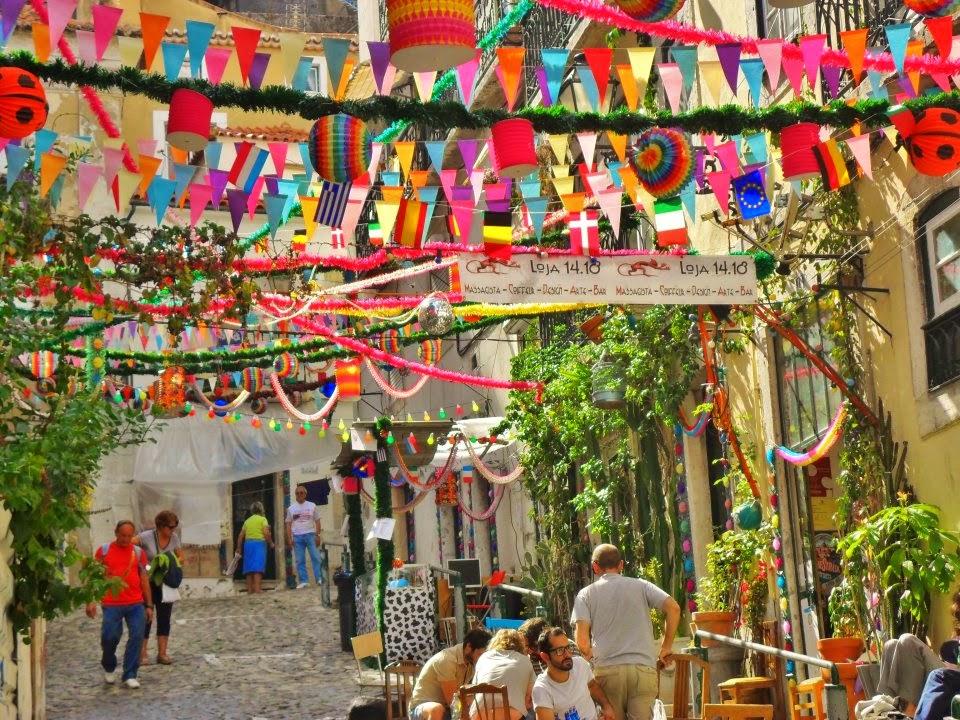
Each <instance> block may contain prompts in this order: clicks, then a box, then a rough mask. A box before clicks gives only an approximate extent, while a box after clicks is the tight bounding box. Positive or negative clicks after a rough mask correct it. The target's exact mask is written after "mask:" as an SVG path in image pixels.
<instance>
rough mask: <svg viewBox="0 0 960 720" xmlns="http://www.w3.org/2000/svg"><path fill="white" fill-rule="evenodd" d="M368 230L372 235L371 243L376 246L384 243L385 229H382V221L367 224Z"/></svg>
mask: <svg viewBox="0 0 960 720" xmlns="http://www.w3.org/2000/svg"><path fill="white" fill-rule="evenodd" d="M367 232H368V233H369V235H370V244H371V245H374V246H375V247H381V246H382V245H383V230H381V229H380V223H378V222H375V223H370V224H369V225H367Z"/></svg>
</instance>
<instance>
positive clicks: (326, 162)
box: [309, 113, 373, 182]
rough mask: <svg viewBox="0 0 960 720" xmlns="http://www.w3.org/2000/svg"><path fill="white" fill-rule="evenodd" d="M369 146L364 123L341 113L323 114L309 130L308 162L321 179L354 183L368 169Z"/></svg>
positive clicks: (369, 138)
mask: <svg viewBox="0 0 960 720" xmlns="http://www.w3.org/2000/svg"><path fill="white" fill-rule="evenodd" d="M372 143H373V140H372V139H371V137H370V131H369V130H368V129H367V125H366V123H364V122H362V121H361V120H358V119H357V118H355V117H353V116H352V115H344V114H343V113H339V114H337V115H326V116H324V117H322V118H320V119H319V120H317V121H316V122H315V123H314V124H313V127H312V128H310V138H309V151H310V162H312V163H313V169H314V170H315V171H316V173H317V175H319V176H320V177H321V178H323V179H324V180H330V181H331V182H353V181H354V180H356V179H357V178H359V177H360V176H361V175H363V174H364V173H366V172H367V169H368V168H369V167H370V160H371V159H372V155H371V148H372Z"/></svg>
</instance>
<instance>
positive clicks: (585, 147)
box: [577, 132, 597, 171]
mask: <svg viewBox="0 0 960 720" xmlns="http://www.w3.org/2000/svg"><path fill="white" fill-rule="evenodd" d="M577 140H579V141H580V152H582V153H583V162H584V163H585V164H586V165H587V168H588V169H589V170H591V171H592V170H593V155H594V152H595V151H596V149H597V135H596V133H592V132H583V133H577Z"/></svg>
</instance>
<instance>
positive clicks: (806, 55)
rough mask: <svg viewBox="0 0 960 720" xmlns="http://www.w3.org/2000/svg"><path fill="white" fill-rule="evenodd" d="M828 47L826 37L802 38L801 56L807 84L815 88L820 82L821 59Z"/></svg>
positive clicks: (811, 36) (812, 36)
mask: <svg viewBox="0 0 960 720" xmlns="http://www.w3.org/2000/svg"><path fill="white" fill-rule="evenodd" d="M826 46H827V36H826V35H807V36H806V37H802V38H800V54H801V56H802V57H803V69H804V70H806V72H807V82H808V83H810V87H811V88H815V87H816V86H817V83H818V82H820V58H822V57H823V50H824V48H826Z"/></svg>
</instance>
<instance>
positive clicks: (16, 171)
mask: <svg viewBox="0 0 960 720" xmlns="http://www.w3.org/2000/svg"><path fill="white" fill-rule="evenodd" d="M6 153H7V190H10V189H11V188H12V187H13V184H14V183H15V182H16V181H17V178H19V177H20V173H22V172H23V168H24V167H25V166H26V164H27V158H28V157H30V151H29V150H27V149H26V148H25V147H21V146H20V145H7V147H6Z"/></svg>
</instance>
